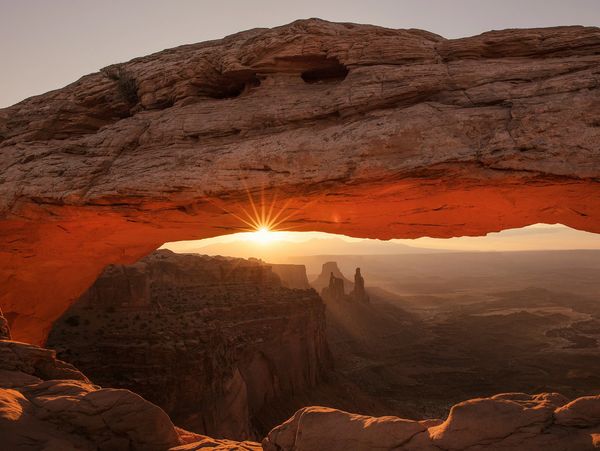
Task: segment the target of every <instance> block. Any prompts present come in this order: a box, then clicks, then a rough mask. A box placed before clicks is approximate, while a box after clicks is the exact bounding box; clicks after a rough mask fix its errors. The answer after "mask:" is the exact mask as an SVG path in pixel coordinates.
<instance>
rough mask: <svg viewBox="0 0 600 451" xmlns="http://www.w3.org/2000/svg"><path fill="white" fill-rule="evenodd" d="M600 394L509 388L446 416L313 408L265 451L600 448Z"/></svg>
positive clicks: (276, 434) (275, 433)
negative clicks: (575, 396) (411, 416)
mask: <svg viewBox="0 0 600 451" xmlns="http://www.w3.org/2000/svg"><path fill="white" fill-rule="evenodd" d="M599 412H600V396H595V397H593V396H590V397H585V398H579V399H576V400H575V401H573V402H570V403H567V399H566V398H564V397H563V396H562V395H559V394H556V393H543V394H539V395H533V396H531V395H526V394H523V393H508V394H501V395H496V396H493V397H491V398H481V399H472V400H469V401H465V402H462V403H460V404H457V405H455V406H454V407H453V408H452V410H451V411H450V415H449V416H448V418H447V419H446V421H443V422H442V421H440V420H425V421H410V420H403V419H399V418H396V417H380V418H374V417H366V416H362V415H355V414H351V413H347V412H342V411H340V410H335V409H329V408H325V407H307V408H304V409H301V410H299V411H298V412H296V414H295V415H294V416H293V417H292V418H290V419H289V420H288V421H286V422H285V423H283V424H282V425H280V426H278V427H276V428H275V429H273V430H272V431H271V432H270V433H269V435H268V436H267V437H266V438H265V439H264V441H263V448H264V450H265V451H292V450H293V451H320V450H322V451H369V450H374V449H376V450H381V451H384V450H389V451H392V450H413V451H424V450H425V451H429V450H430V451H439V450H467V449H468V450H473V451H474V450H515V449H518V450H528V451H553V450H554V451H570V450H572V451H582V450H593V449H598V448H600V416H599Z"/></svg>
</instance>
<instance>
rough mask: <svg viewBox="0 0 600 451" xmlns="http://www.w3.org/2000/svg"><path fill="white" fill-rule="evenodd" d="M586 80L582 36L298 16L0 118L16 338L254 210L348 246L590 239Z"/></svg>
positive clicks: (592, 142) (5, 300)
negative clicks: (158, 253)
mask: <svg viewBox="0 0 600 451" xmlns="http://www.w3.org/2000/svg"><path fill="white" fill-rule="evenodd" d="M599 73H600V30H599V29H598V28H594V27H577V26H574V27H556V28H548V29H524V30H504V31H492V32H488V33H483V34H482V35H479V36H473V37H467V38H461V39H444V38H443V37H441V36H438V35H435V34H433V33H428V32H426V31H421V30H393V29H387V28H381V27H376V26H371V25H357V24H348V23H344V24H340V23H330V22H325V21H322V20H318V19H310V20H301V21H296V22H294V23H291V24H289V25H285V26H281V27H277V28H273V29H253V30H249V31H245V32H242V33H237V34H235V35H232V36H228V37H226V38H224V39H220V40H215V41H210V42H205V43H199V44H192V45H185V46H181V47H178V48H175V49H170V50H165V51H163V52H159V53H156V54H153V55H150V56H146V57H141V58H136V59H134V60H132V61H130V62H127V63H123V64H117V65H113V66H109V67H107V68H105V69H103V70H101V71H100V72H97V73H94V74H90V75H86V76H84V77H82V78H81V79H79V80H78V81H76V82H74V83H72V84H70V85H69V86H66V87H65V88H62V89H60V90H56V91H52V92H49V93H47V94H44V95H40V96H36V97H32V98H30V99H27V100H25V101H23V102H20V103H19V104H17V105H14V106H12V107H9V108H5V109H2V110H0V174H2V175H1V177H0V285H1V286H2V290H1V291H0V305H1V307H2V308H3V310H4V313H5V316H6V317H7V318H8V319H9V321H10V322H11V326H12V331H13V337H15V338H16V339H19V340H29V341H31V342H37V343H41V342H43V341H44V339H45V337H46V335H47V333H48V331H49V328H50V325H51V323H52V321H54V320H55V319H56V318H58V317H59V316H60V315H61V314H62V312H63V311H64V310H65V309H66V308H67V307H68V305H69V304H70V303H72V302H73V301H74V300H75V299H77V298H78V297H79V296H80V295H81V294H82V293H83V292H84V291H85V290H86V289H87V288H88V287H89V286H90V285H91V284H92V282H93V281H94V280H95V279H96V278H97V276H98V275H99V273H100V271H101V270H102V269H103V268H104V267H105V266H106V265H107V264H110V263H133V262H135V261H137V260H138V259H139V258H141V257H142V256H144V255H146V254H147V253H149V252H151V251H152V250H154V249H156V248H158V247H159V246H160V245H161V244H162V243H164V242H166V241H176V240H181V239H195V238H203V237H211V236H217V235H222V234H227V233H231V232H234V231H238V230H240V229H245V228H247V224H246V223H245V222H244V221H246V220H247V219H248V218H246V216H247V213H248V212H252V211H253V210H252V207H251V203H252V202H251V201H250V200H249V196H250V197H251V198H253V199H254V204H263V206H264V207H265V208H264V211H269V206H272V210H271V211H272V212H273V216H275V214H277V217H278V218H279V220H283V223H282V224H281V227H282V228H289V227H293V229H294V230H320V231H326V232H333V233H344V234H347V235H351V236H359V237H372V238H381V239H389V238H403V237H404V238H411V237H419V236H425V235H426V236H432V237H450V236H457V235H481V234H484V233H486V232H490V231H498V230H501V229H505V228H512V227H520V226H524V225H527V224H532V223H536V222H545V223H563V224H566V225H568V226H571V227H574V228H577V229H583V230H588V231H592V232H599V231H600V220H599V219H598V218H599V217H600V211H599V210H600V205H599V202H598V201H597V199H598V198H599V197H600V183H598V178H599V177H600V150H599V148H598V142H600V127H599V122H598V117H599V116H600V95H599V93H600V88H599V86H600V85H599V83H598V77H599ZM265 204H266V205H265ZM259 207H260V205H259ZM259 210H260V208H259ZM56 280H60V282H61V283H60V284H57V283H56Z"/></svg>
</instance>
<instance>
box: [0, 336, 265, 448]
mask: <svg viewBox="0 0 600 451" xmlns="http://www.w3.org/2000/svg"><path fill="white" fill-rule="evenodd" d="M0 447H1V448H2V450H6V451H38V450H41V449H44V450H61V451H62V450H65V451H66V450H74V449H77V450H83V451H167V449H169V450H172V451H182V450H196V449H205V450H210V449H214V450H223V451H224V450H239V451H258V450H260V449H261V447H260V445H259V444H258V443H253V442H242V443H238V442H232V441H229V440H213V439H210V438H208V437H205V436H201V435H198V434H193V433H190V432H188V431H185V430H183V429H180V428H177V427H175V426H173V423H172V422H171V420H170V419H169V417H168V416H167V414H165V412H163V411H162V410H161V409H160V408H159V407H157V406H155V405H154V404H151V403H150V402H148V401H146V400H145V399H143V398H141V397H140V396H138V395H136V394H135V393H132V392H130V391H129V390H115V389H112V388H100V387H99V386H97V385H92V384H91V382H90V381H89V380H88V379H87V378H86V377H85V376H84V375H83V374H82V373H80V372H79V371H78V370H77V369H76V368H75V367H73V366H71V365H69V364H67V363H65V362H62V361H60V360H57V359H56V356H55V353H54V351H50V350H48V349H43V348H38V347H37V346H32V345H27V344H24V343H18V342H13V341H7V340H0Z"/></svg>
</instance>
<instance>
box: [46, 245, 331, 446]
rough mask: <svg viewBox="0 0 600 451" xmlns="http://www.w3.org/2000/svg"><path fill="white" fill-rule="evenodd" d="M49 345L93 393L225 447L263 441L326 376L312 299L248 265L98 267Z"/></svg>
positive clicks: (195, 259)
mask: <svg viewBox="0 0 600 451" xmlns="http://www.w3.org/2000/svg"><path fill="white" fill-rule="evenodd" d="M296 269H297V268H294V270H296ZM304 277H306V276H304ZM48 345H49V346H50V347H52V348H55V349H57V351H58V355H59V356H60V357H61V358H63V359H64V360H67V361H69V362H72V363H73V364H75V365H76V366H77V367H78V368H80V369H82V370H83V371H84V372H85V373H86V374H87V375H88V376H89V377H90V378H91V379H92V380H93V381H94V383H98V384H100V385H105V386H111V387H119V388H127V389H130V390H132V391H135V392H136V393H139V394H140V395H142V396H143V397H144V398H146V399H148V400H150V401H152V402H154V403H155V404H157V405H159V406H160V407H162V408H163V409H164V410H165V411H166V412H167V413H168V414H169V415H170V416H171V418H172V419H173V421H175V422H176V424H178V425H180V426H182V427H185V428H186V429H189V430H192V431H194V432H198V433H205V434H209V435H211V436H214V437H227V438H232V439H247V438H249V437H253V438H262V437H263V436H264V434H266V433H267V432H268V431H269V429H271V427H273V426H275V425H276V424H277V422H278V421H281V420H282V419H285V418H287V417H288V416H290V415H291V414H292V413H293V411H294V410H295V409H296V408H297V407H296V404H294V403H293V402H292V398H293V397H294V396H298V395H301V394H302V393H304V392H307V391H309V390H310V389H311V388H313V387H315V386H316V385H318V384H319V383H320V382H322V381H323V380H324V379H325V378H326V377H327V374H328V373H329V371H330V369H331V359H330V355H329V349H328V346H327V342H326V338H325V312H324V305H323V303H322V301H321V299H320V298H319V296H318V295H317V293H316V292H315V291H314V290H312V289H304V290H300V289H289V288H285V287H283V286H282V285H281V281H280V279H279V277H278V276H277V275H276V274H274V272H273V271H272V268H271V266H270V265H265V264H264V263H262V262H260V261H258V260H253V259H251V260H243V259H234V258H225V257H207V256H199V255H191V254H174V253H173V252H171V251H168V250H159V251H156V252H154V253H152V254H150V255H149V256H147V257H145V258H144V259H142V260H141V261H139V262H137V263H135V264H133V265H126V266H125V265H112V266H109V267H107V268H106V269H105V271H104V272H103V273H102V275H101V276H100V277H99V278H98V280H96V282H95V283H94V284H93V285H92V287H90V289H89V290H88V291H87V292H86V293H85V294H84V295H83V296H82V297H81V298H80V299H79V300H78V301H77V302H76V303H75V304H74V305H73V306H72V307H71V308H70V309H69V310H68V311H67V312H66V313H65V314H64V315H63V316H62V317H61V319H60V320H59V321H58V322H57V323H56V324H55V326H54V327H53V329H52V332H51V334H50V336H49V339H48Z"/></svg>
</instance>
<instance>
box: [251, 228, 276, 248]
mask: <svg viewBox="0 0 600 451" xmlns="http://www.w3.org/2000/svg"><path fill="white" fill-rule="evenodd" d="M251 233H252V235H253V236H252V238H253V240H254V241H258V242H259V243H262V244H266V243H270V242H271V241H273V240H275V234H274V233H273V232H271V231H270V230H269V228H268V227H264V226H263V227H259V228H258V229H257V230H256V231H255V232H251Z"/></svg>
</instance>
